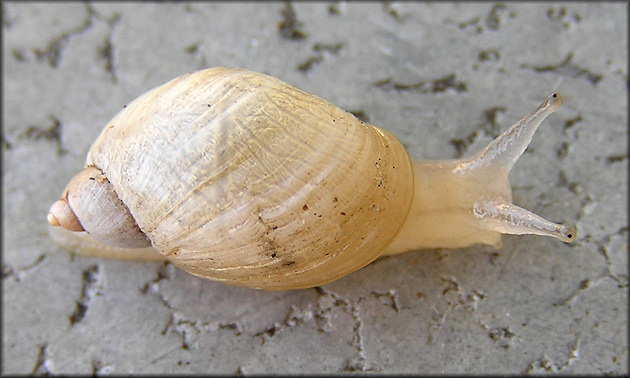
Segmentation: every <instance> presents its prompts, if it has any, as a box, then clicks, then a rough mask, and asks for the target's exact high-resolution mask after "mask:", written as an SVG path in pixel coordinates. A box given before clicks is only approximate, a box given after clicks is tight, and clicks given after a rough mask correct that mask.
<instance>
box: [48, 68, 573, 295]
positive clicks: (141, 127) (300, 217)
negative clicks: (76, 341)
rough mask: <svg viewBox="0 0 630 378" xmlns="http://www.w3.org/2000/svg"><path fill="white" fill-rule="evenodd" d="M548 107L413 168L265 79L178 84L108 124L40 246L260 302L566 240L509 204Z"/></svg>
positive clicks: (380, 133) (307, 99)
mask: <svg viewBox="0 0 630 378" xmlns="http://www.w3.org/2000/svg"><path fill="white" fill-rule="evenodd" d="M560 105H561V99H560V97H559V96H558V95H555V94H554V95H552V96H550V97H549V98H548V99H547V100H546V101H545V103H543V104H542V105H541V106H540V107H539V108H538V109H537V110H536V111H535V112H534V113H532V114H531V115H529V116H528V117H525V118H524V119H523V120H522V121H521V122H519V123H517V124H516V125H514V126H513V127H512V128H511V129H510V130H508V131H507V132H506V133H504V134H503V135H502V136H500V137H498V138H497V139H496V140H495V141H493V142H492V143H491V144H490V145H489V146H488V147H487V148H486V149H485V150H483V151H482V152H481V153H480V154H478V155H476V156H474V157H472V158H469V159H460V160H449V161H412V160H411V159H410V157H409V155H408V153H407V152H406V151H405V148H404V147H403V146H402V144H401V143H400V142H399V141H398V140H397V139H396V138H395V137H394V136H393V135H391V134H390V133H389V132H387V131H385V130H382V129H380V128H377V127H375V126H372V125H369V124H366V123H364V122H362V121H360V120H358V119H356V118H355V117H354V116H353V115H352V114H350V113H348V112H345V111H343V110H341V109H340V108H338V107H336V106H335V105H332V104H330V103H328V102H326V101H324V100H322V99H321V98H319V97H317V96H313V95H310V94H308V93H306V92H304V91H301V90H299V89H297V88H294V87H292V86H290V85H288V84H286V83H284V82H282V81H280V80H278V79H275V78H273V77H270V76H267V75H264V74H260V73H256V72H252V71H248V70H244V69H235V68H222V67H221V68H211V69H207V70H203V71H198V72H195V73H191V74H187V75H182V76H180V77H178V78H175V79H173V80H171V81H170V82H168V83H166V84H164V85H163V86H160V87H158V88H155V89H153V90H151V91H149V92H147V93H145V94H144V95H142V96H140V97H139V98H137V99H136V100H134V101H133V102H132V103H131V104H129V105H128V106H127V107H126V108H125V109H124V110H122V111H121V112H120V113H119V114H118V115H116V116H115V117H114V118H113V119H112V120H111V121H110V122H109V123H108V124H107V125H106V126H105V128H104V129H103V131H102V133H101V134H100V136H99V137H98V138H97V139H96V141H95V142H94V144H93V145H92V147H91V148H90V150H89V152H88V156H87V159H86V168H85V169H84V170H83V171H82V172H80V173H79V174H78V175H77V176H75V178H73V179H72V180H71V181H70V183H69V184H68V186H67V187H66V189H65V191H64V193H63V195H62V197H61V199H60V200H59V201H57V202H56V203H55V204H53V206H52V207H51V210H50V212H49V214H48V221H49V223H50V224H51V225H52V226H59V225H60V226H62V227H52V228H51V234H52V235H53V238H54V240H56V242H57V243H58V244H60V245H61V246H63V247H64V248H67V249H72V250H73V251H75V252H77V253H80V254H87V255H101V256H105V257H114V258H130V259H145V260H150V259H167V260H168V261H171V262H172V263H174V264H175V265H177V266H178V267H180V268H182V269H184V270H186V271H188V272H190V273H192V274H194V275H197V276H200V277H205V278H209V279H213V280H219V281H223V282H226V283H229V284H234V285H241V286H248V287H254V288H264V289H270V290H284V289H298V288H307V287H313V286H318V285H322V284H325V283H328V282H331V281H333V280H336V279H338V278H340V277H343V276H345V275H347V274H349V273H351V272H353V271H355V270H357V269H360V268H362V267H363V266H365V265H367V264H369V263H370V262H372V261H373V260H375V259H376V258H377V257H379V256H382V255H387V254H396V253H402V252H406V251H409V250H414V249H419V248H437V247H451V248H458V247H465V246H469V245H472V244H476V243H484V244H489V245H493V246H495V247H499V246H500V243H501V241H500V234H501V233H517V234H522V233H534V234H540V235H548V236H553V237H556V238H559V239H561V240H563V241H567V242H568V241H571V240H573V239H574V238H575V230H574V229H573V228H572V227H570V226H562V225H558V224H555V223H552V222H549V221H546V220H544V219H542V218H540V217H538V216H536V215H534V214H532V213H530V212H528V211H527V210H524V209H521V208H519V207H517V206H515V205H513V204H511V189H510V185H509V182H508V180H507V174H508V173H509V170H510V168H511V166H512V165H513V164H514V162H515V161H516V159H518V157H519V156H520V155H521V154H522V153H523V151H524V150H525V148H526V147H527V145H528V144H529V142H530V141H531V138H532V136H533V133H534V131H535V129H536V128H537V127H538V125H539V124H540V123H541V122H542V120H543V119H544V118H545V117H546V116H547V115H548V114H550V113H551V112H553V111H555V110H556V109H558V108H559V107H560ZM83 231H85V232H83ZM75 236H76V237H75Z"/></svg>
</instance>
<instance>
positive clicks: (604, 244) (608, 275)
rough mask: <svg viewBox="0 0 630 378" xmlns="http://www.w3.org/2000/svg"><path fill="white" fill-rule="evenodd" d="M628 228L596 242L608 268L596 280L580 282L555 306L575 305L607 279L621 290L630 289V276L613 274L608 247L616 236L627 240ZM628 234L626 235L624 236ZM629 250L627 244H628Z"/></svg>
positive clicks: (623, 228)
mask: <svg viewBox="0 0 630 378" xmlns="http://www.w3.org/2000/svg"><path fill="white" fill-rule="evenodd" d="M627 233H628V227H622V228H620V229H619V230H618V231H617V232H615V233H612V234H609V235H606V236H605V237H604V238H603V239H602V240H601V241H595V242H594V243H595V245H597V246H598V251H599V253H600V254H601V255H602V256H603V257H604V260H605V263H606V267H605V269H604V271H603V272H602V273H601V274H600V275H599V276H597V277H596V278H594V279H590V278H585V279H583V280H581V281H580V283H579V284H578V287H577V288H576V289H575V290H574V291H573V292H572V293H571V294H569V296H567V297H566V298H565V299H563V300H560V301H558V302H555V303H554V304H553V305H554V306H563V305H571V304H573V303H575V302H576V301H577V300H578V299H579V297H580V295H581V294H582V293H583V292H585V291H586V290H588V289H590V288H592V287H596V286H598V285H599V284H600V283H601V281H603V280H605V279H612V280H613V281H615V282H616V283H617V287H618V288H620V289H624V288H627V287H628V281H629V279H628V274H625V275H624V274H621V275H618V274H615V273H613V272H612V270H611V267H612V266H613V262H612V260H611V257H610V254H609V252H608V245H609V244H610V243H611V242H612V238H613V237H615V236H619V235H622V236H623V239H624V240H626V239H627ZM623 234H626V235H623ZM626 249H627V244H626Z"/></svg>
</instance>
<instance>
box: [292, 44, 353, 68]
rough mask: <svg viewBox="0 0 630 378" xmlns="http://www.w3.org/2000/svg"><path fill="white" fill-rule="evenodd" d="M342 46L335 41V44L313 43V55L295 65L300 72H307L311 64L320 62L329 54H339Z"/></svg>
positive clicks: (311, 66)
mask: <svg viewBox="0 0 630 378" xmlns="http://www.w3.org/2000/svg"><path fill="white" fill-rule="evenodd" d="M342 47H343V43H335V44H325V43H315V44H314V45H313V51H314V52H315V53H316V54H315V55H313V56H311V57H310V58H308V59H307V60H306V61H304V62H303V63H300V64H299V65H298V66H297V69H298V71H300V72H302V73H307V72H308V71H310V70H312V69H313V66H314V65H315V64H317V63H321V62H323V61H324V59H326V58H328V57H330V56H337V55H339V51H340V50H341V48H342Z"/></svg>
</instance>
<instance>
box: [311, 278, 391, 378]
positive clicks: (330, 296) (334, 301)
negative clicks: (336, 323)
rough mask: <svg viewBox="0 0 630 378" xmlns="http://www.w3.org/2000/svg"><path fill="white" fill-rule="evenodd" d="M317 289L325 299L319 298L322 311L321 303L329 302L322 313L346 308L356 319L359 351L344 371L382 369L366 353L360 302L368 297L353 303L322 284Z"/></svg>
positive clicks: (360, 298) (354, 341)
mask: <svg viewBox="0 0 630 378" xmlns="http://www.w3.org/2000/svg"><path fill="white" fill-rule="evenodd" d="M315 290H316V291H317V293H318V294H319V295H320V298H321V297H323V298H321V299H324V301H323V302H322V301H320V300H318V309H319V310H320V311H321V308H320V306H321V304H322V303H323V304H324V305H326V304H328V306H326V307H325V309H324V311H321V312H322V313H324V312H325V313H328V312H330V310H332V308H334V307H340V308H342V309H343V310H344V312H345V313H347V314H348V315H350V317H351V318H352V319H353V320H354V322H355V323H354V327H353V332H354V333H353V336H352V344H351V345H352V346H353V347H354V348H356V350H357V353H356V354H355V355H354V356H353V357H351V358H349V359H348V360H347V361H346V365H345V366H344V368H343V371H348V372H355V371H380V370H381V367H380V366H378V365H377V364H376V363H374V362H373V361H371V360H369V359H368V358H367V357H366V355H365V346H364V343H363V333H362V330H363V319H361V314H360V312H359V304H360V302H361V301H363V300H365V299H366V297H365V296H360V297H359V298H358V299H357V301H356V305H353V304H352V302H351V301H350V300H348V299H345V298H342V297H340V296H339V295H338V294H336V293H334V292H332V291H330V290H327V289H324V288H323V287H321V286H318V287H316V288H315ZM389 293H391V295H394V296H395V294H396V293H395V291H390V292H389ZM389 293H386V294H385V295H388V294H389ZM376 295H377V298H378V295H380V293H376ZM370 296H372V293H370V294H368V297H370ZM393 303H395V304H394V305H393V306H396V308H397V306H398V302H397V299H396V300H394V301H393Z"/></svg>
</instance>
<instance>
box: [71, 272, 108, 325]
mask: <svg viewBox="0 0 630 378" xmlns="http://www.w3.org/2000/svg"><path fill="white" fill-rule="evenodd" d="M98 273H99V267H98V265H92V266H91V267H89V268H87V269H86V270H84V271H83V275H82V277H83V286H82V287H81V297H80V298H79V300H78V301H77V302H76V304H77V308H76V309H75V310H74V312H73V313H72V315H70V318H69V320H70V326H71V327H73V326H74V325H75V324H77V323H80V322H81V321H82V320H83V319H84V318H85V315H86V314H87V311H88V307H89V304H90V301H91V300H92V298H93V297H94V296H95V295H99V294H100V290H101V287H100V285H99V284H98V281H99V274H98Z"/></svg>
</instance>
